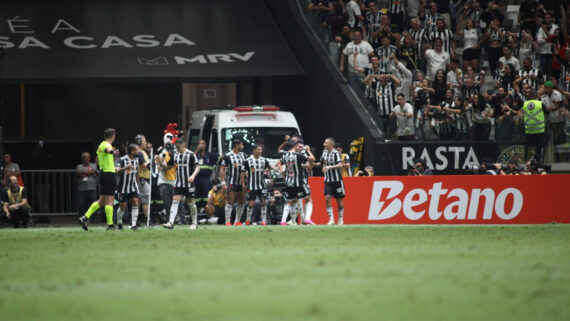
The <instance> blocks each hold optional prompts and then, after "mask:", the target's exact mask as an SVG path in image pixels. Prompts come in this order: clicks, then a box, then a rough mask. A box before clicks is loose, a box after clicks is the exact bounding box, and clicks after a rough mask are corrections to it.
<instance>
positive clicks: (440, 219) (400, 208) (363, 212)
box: [309, 175, 570, 224]
mask: <svg viewBox="0 0 570 321" xmlns="http://www.w3.org/2000/svg"><path fill="white" fill-rule="evenodd" d="M569 182H570V175H529V176H490V175H480V176H479V175H470V176H461V175H458V176H376V177H348V178H345V179H344V185H345V190H346V197H345V199H344V207H345V210H344V224H547V223H553V222H557V223H570V200H569V199H568V197H567V196H566V193H567V192H566V191H567V187H568V184H569ZM309 184H310V186H311V191H312V195H313V202H314V207H313V208H314V209H313V221H314V222H315V223H317V224H326V223H327V222H328V220H329V218H328V216H327V213H326V210H325V200H324V195H323V186H324V181H323V177H311V178H310V179H309ZM333 208H334V213H335V222H337V221H338V211H337V208H336V202H335V201H334V200H333Z"/></svg>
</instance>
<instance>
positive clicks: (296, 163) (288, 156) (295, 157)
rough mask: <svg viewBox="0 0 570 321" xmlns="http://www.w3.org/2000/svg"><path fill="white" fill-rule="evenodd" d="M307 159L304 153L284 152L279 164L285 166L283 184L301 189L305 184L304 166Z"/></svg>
mask: <svg viewBox="0 0 570 321" xmlns="http://www.w3.org/2000/svg"><path fill="white" fill-rule="evenodd" d="M307 160H308V157H307V156H306V155H305V154H304V153H296V152H285V153H283V155H281V163H282V165H283V166H285V184H286V185H287V186H289V187H301V186H303V184H304V183H305V181H306V179H305V175H306V173H305V168H303V166H302V165H303V164H305V163H306V162H307Z"/></svg>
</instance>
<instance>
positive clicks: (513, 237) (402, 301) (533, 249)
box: [0, 225, 570, 321]
mask: <svg viewBox="0 0 570 321" xmlns="http://www.w3.org/2000/svg"><path fill="white" fill-rule="evenodd" d="M0 248H1V249H0V319H1V320H6V321H8V320H10V321H12V320H42V321H45V320H57V321H65V320H73V321H77V320H164V321H170V320H438V321H442V320H478V321H479V320H481V321H482V320H570V226H568V225H541V226H490V227H489V226H469V227H467V226H464V227H461V226H455V227H454V226H433V227H432V226H343V227H325V226H315V227H269V228H262V227H247V228H246V227H242V228H224V227H207V228H201V229H199V230H197V231H190V230H187V229H186V228H180V227H177V228H175V229H174V230H172V231H170V230H162V229H144V230H140V231H136V232H132V231H129V230H124V231H111V232H107V231H105V230H103V228H91V230H90V231H89V232H83V231H82V230H81V229H80V228H79V227H74V228H50V229H47V228H36V229H28V230H12V229H2V230H0Z"/></svg>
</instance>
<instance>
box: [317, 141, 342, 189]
mask: <svg viewBox="0 0 570 321" xmlns="http://www.w3.org/2000/svg"><path fill="white" fill-rule="evenodd" d="M320 161H321V165H322V166H323V167H325V166H334V165H337V164H339V163H342V158H341V157H340V153H339V152H338V151H337V150H336V149H333V150H332V151H330V152H329V151H327V150H326V149H325V150H323V154H322V155H321V159H320ZM325 182H326V183H333V182H342V169H341V168H334V169H329V170H327V171H326V172H325Z"/></svg>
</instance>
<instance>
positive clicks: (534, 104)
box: [522, 99, 544, 134]
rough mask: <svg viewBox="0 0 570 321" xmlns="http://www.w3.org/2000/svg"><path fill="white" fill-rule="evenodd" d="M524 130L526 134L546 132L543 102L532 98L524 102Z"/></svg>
mask: <svg viewBox="0 0 570 321" xmlns="http://www.w3.org/2000/svg"><path fill="white" fill-rule="evenodd" d="M522 109H523V113H524V132H525V133H526V134H540V133H544V111H543V110H542V102H541V101H540V100H536V99H532V100H529V101H527V102H525V103H524V105H523V108H522Z"/></svg>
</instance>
